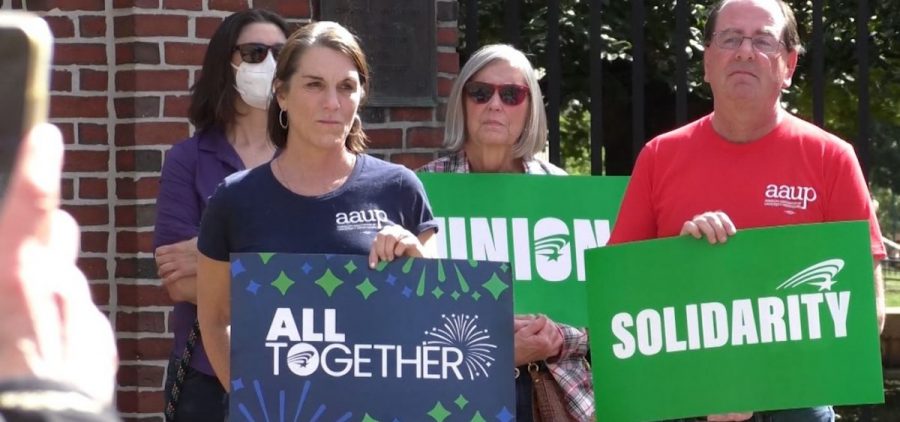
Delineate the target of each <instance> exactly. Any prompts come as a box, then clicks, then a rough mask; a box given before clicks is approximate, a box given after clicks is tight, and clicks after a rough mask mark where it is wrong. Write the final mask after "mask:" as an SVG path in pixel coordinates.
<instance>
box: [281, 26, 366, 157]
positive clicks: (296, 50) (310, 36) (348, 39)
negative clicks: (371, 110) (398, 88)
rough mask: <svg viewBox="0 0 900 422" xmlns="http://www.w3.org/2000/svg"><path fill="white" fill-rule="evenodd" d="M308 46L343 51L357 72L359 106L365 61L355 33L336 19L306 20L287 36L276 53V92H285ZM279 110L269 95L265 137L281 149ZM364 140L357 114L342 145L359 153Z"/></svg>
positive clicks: (283, 138)
mask: <svg viewBox="0 0 900 422" xmlns="http://www.w3.org/2000/svg"><path fill="white" fill-rule="evenodd" d="M310 47H327V48H330V49H332V50H334V51H337V52H339V53H343V54H344V55H346V56H347V57H349V58H350V60H352V61H353V64H354V65H356V70H357V72H359V82H360V86H361V87H362V90H363V94H362V98H361V99H360V105H362V104H363V102H364V101H365V99H366V95H367V94H368V92H369V64H368V62H367V61H366V55H365V53H363V50H362V47H360V46H359V41H358V40H357V38H356V36H355V35H353V33H351V32H350V31H349V30H347V28H344V27H343V26H341V25H340V24H338V23H336V22H326V21H323V22H314V23H310V24H308V25H306V26H304V27H302V28H300V29H298V30H297V32H294V33H293V34H292V35H291V36H290V38H288V40H287V42H286V43H285V44H284V48H283V49H282V50H281V53H279V54H278V65H277V67H276V68H275V79H274V80H273V81H272V84H273V86H274V87H277V88H275V89H276V94H278V93H284V92H287V90H288V89H289V88H290V87H289V85H288V84H289V83H290V80H291V77H292V76H294V73H296V72H297V63H299V62H300V57H302V56H303V53H305V52H306V50H307V49H309V48H310ZM280 113H281V107H280V106H279V105H278V99H277V98H276V96H275V95H273V96H272V102H271V103H270V104H269V120H268V128H269V138H270V139H271V140H272V143H273V144H275V146H276V147H278V148H280V149H281V148H284V147H285V146H287V134H288V129H287V128H282V127H281V122H280V120H279V119H280V116H279V115H280ZM367 141H368V138H367V137H366V134H365V132H363V129H362V121H361V120H360V118H359V115H358V114H357V116H356V117H355V118H354V119H353V125H352V126H351V127H350V133H349V134H348V135H347V140H346V141H345V142H344V145H345V146H346V147H347V149H348V150H350V151H352V152H354V153H357V154H359V153H362V152H364V151H365V150H366V142H367Z"/></svg>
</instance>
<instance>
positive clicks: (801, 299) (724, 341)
mask: <svg viewBox="0 0 900 422" xmlns="http://www.w3.org/2000/svg"><path fill="white" fill-rule="evenodd" d="M586 255H587V258H586V260H587V264H586V266H587V273H588V283H587V284H588V296H589V299H588V303H589V305H588V306H589V310H590V333H591V354H592V357H593V372H594V387H595V397H596V400H597V403H596V405H597V409H598V410H597V416H598V417H597V419H598V420H599V421H649V420H661V419H671V418H677V417H690V416H703V415H708V414H716V413H727V412H739V411H762V410H775V409H791V408H800V407H811V406H817V405H837V404H857V403H880V402H883V401H884V395H883V390H882V374H881V355H880V352H879V342H878V328H877V324H876V318H875V300H874V294H873V292H874V289H873V281H872V270H873V265H872V255H871V252H870V248H869V235H868V226H867V223H866V222H849V223H829V224H814V225H802V226H790V227H779V228H768V229H753V230H740V231H739V232H738V233H737V234H736V235H735V236H734V237H732V238H730V239H729V240H728V243H726V244H724V245H710V244H708V243H707V242H706V241H705V240H696V239H693V238H690V237H687V236H685V237H677V238H669V239H660V240H651V241H645V242H635V243H630V244H623V245H616V246H611V247H605V248H599V249H593V250H591V251H588V252H587V254H586Z"/></svg>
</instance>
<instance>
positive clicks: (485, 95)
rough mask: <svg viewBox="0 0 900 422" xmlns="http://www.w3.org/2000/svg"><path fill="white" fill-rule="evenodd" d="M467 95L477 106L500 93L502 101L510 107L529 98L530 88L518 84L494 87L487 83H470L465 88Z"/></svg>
mask: <svg viewBox="0 0 900 422" xmlns="http://www.w3.org/2000/svg"><path fill="white" fill-rule="evenodd" d="M463 90H464V91H465V92H466V95H467V96H468V97H469V98H471V99H472V101H474V102H475V103H476V104H485V103H487V102H488V101H490V100H491V98H493V97H494V92H499V93H500V101H501V102H503V104H506V105H508V106H517V105H519V104H522V102H523V101H525V99H526V98H528V87H527V86H522V85H516V84H501V85H494V84H492V83H487V82H478V81H469V82H466V84H465V85H464V86H463Z"/></svg>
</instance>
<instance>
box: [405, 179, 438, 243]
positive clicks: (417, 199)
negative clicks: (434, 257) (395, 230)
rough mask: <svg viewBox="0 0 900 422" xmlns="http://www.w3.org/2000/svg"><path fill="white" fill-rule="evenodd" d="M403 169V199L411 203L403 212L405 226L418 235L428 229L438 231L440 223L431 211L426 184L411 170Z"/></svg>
mask: <svg viewBox="0 0 900 422" xmlns="http://www.w3.org/2000/svg"><path fill="white" fill-rule="evenodd" d="M402 171H403V174H402V176H401V181H402V183H401V189H403V197H404V199H403V200H404V201H408V203H409V204H410V206H409V207H407V208H406V211H404V214H403V220H404V221H403V228H405V229H406V230H409V231H410V232H412V233H415V234H416V235H420V234H422V233H425V232H426V231H428V230H435V231H437V228H438V224H437V221H435V220H434V214H432V213H431V204H430V203H429V202H428V196H427V195H426V194H425V186H424V185H422V181H421V180H419V178H418V177H416V175H415V173H413V172H412V171H411V170H408V169H406V168H404V169H402Z"/></svg>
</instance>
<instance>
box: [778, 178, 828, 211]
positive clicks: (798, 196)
mask: <svg viewBox="0 0 900 422" xmlns="http://www.w3.org/2000/svg"><path fill="white" fill-rule="evenodd" d="M818 197H819V195H818V194H817V193H816V189H815V188H813V187H811V186H791V185H776V184H770V185H767V186H766V192H765V198H766V199H765V205H766V206H767V207H781V208H785V212H789V213H793V212H792V211H793V210H798V209H799V210H805V209H807V207H808V206H809V205H810V204H812V203H813V202H816V199H818Z"/></svg>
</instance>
